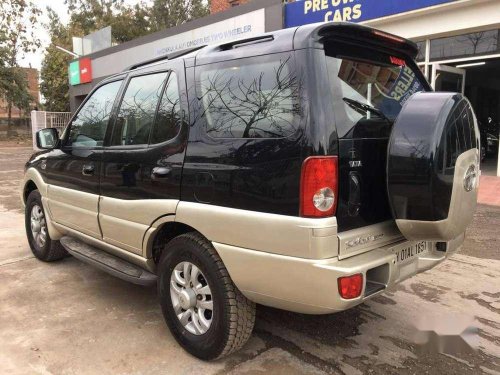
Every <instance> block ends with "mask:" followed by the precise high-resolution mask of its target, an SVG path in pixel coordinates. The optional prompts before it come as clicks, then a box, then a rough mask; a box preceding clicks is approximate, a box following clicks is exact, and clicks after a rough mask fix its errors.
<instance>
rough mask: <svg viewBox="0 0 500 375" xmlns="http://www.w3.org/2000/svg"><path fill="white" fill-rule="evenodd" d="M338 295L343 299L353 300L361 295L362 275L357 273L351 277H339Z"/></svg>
mask: <svg viewBox="0 0 500 375" xmlns="http://www.w3.org/2000/svg"><path fill="white" fill-rule="evenodd" d="M338 283H339V294H340V296H341V297H342V298H343V299H353V298H357V297H359V296H360V295H361V291H362V290H363V275H362V274H360V273H358V274H356V275H352V276H346V277H339V278H338Z"/></svg>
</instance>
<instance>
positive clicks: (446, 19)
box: [363, 0, 500, 40]
mask: <svg viewBox="0 0 500 375" xmlns="http://www.w3.org/2000/svg"><path fill="white" fill-rule="evenodd" d="M377 1H379V0H377ZM401 1H404V0H401ZM363 24H365V25H369V26H372V27H375V28H378V29H381V30H384V31H387V32H389V33H392V34H396V35H400V36H403V37H405V38H409V39H414V40H419V39H425V38H426V37H431V38H435V37H441V36H449V35H457V34H461V33H467V32H473V31H477V30H487V29H495V28H500V0H460V1H457V2H454V3H449V4H444V5H438V6H435V7H432V8H426V9H421V10H417V11H413V12H408V13H404V14H399V15H395V16H389V17H384V18H379V19H376V20H370V21H366V22H363ZM462 31H463V32H462Z"/></svg>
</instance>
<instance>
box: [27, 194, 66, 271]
mask: <svg viewBox="0 0 500 375" xmlns="http://www.w3.org/2000/svg"><path fill="white" fill-rule="evenodd" d="M24 217H25V226H26V236H27V237H28V243H29V245H30V248H31V251H32V252H33V255H35V257H37V258H38V259H40V260H43V261H44V262H53V261H55V260H59V259H62V258H64V257H65V256H66V255H68V253H67V252H66V250H65V249H64V248H63V247H62V245H61V244H60V243H59V241H54V240H53V239H51V238H50V235H49V231H48V229H47V217H46V214H45V210H44V209H43V204H42V196H41V195H40V193H39V192H38V190H34V191H32V192H31V193H30V195H29V196H28V199H27V200H26V208H25V212H24Z"/></svg>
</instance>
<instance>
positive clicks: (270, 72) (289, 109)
mask: <svg viewBox="0 0 500 375" xmlns="http://www.w3.org/2000/svg"><path fill="white" fill-rule="evenodd" d="M289 59H290V58H289V57H287V58H283V59H281V60H277V61H269V59H268V58H266V59H262V60H261V61H258V59H255V58H254V59H252V63H251V64H241V63H239V64H238V65H234V66H231V67H226V68H220V67H219V68H216V69H211V70H205V71H203V72H202V73H201V74H200V80H199V90H200V91H199V92H200V93H201V95H202V106H203V110H204V112H203V114H204V116H205V118H206V132H207V134H209V135H210V136H212V137H214V138H279V137H287V136H290V135H292V134H294V133H295V132H296V131H297V128H298V126H299V120H300V111H301V109H300V108H301V107H300V98H299V86H300V83H299V80H298V78H297V76H296V75H295V74H294V72H293V68H292V67H291V66H290V61H289ZM256 60H257V61H256Z"/></svg>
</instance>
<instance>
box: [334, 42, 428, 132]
mask: <svg viewBox="0 0 500 375" xmlns="http://www.w3.org/2000/svg"><path fill="white" fill-rule="evenodd" d="M325 52H326V63H327V69H328V75H329V86H330V88H331V90H332V95H333V100H334V103H333V106H334V110H335V118H336V123H337V132H338V135H339V137H341V138H342V137H344V136H346V135H348V134H349V132H350V131H351V130H352V129H353V128H354V127H355V126H356V124H358V123H359V122H360V121H362V122H363V124H364V126H366V125H367V122H368V125H369V123H370V122H372V123H373V124H374V125H375V124H380V123H381V122H389V123H392V122H394V119H395V118H396V117H397V116H398V114H399V112H400V111H401V108H402V106H403V104H404V103H405V102H406V101H407V100H408V98H409V97H410V96H411V95H413V94H414V93H416V92H418V91H424V90H425V89H426V87H427V84H426V83H425V82H424V81H423V79H424V78H423V76H422V74H421V73H420V71H418V68H417V67H416V66H415V65H414V64H413V63H412V62H411V61H408V60H405V59H404V58H402V57H401V56H398V55H396V54H394V55H392V54H390V53H384V52H381V51H378V50H375V49H371V48H366V47H358V46H353V45H350V44H344V43H337V42H332V43H331V44H326V45H325Z"/></svg>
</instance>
